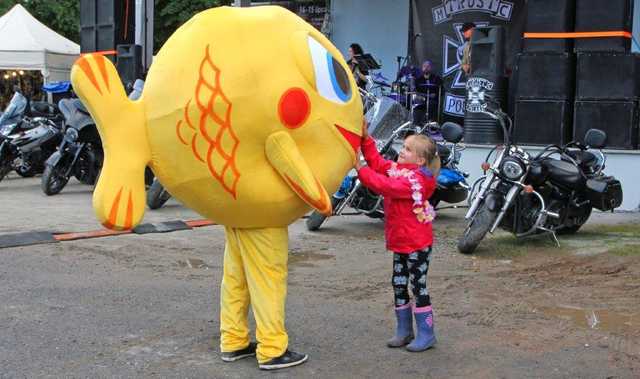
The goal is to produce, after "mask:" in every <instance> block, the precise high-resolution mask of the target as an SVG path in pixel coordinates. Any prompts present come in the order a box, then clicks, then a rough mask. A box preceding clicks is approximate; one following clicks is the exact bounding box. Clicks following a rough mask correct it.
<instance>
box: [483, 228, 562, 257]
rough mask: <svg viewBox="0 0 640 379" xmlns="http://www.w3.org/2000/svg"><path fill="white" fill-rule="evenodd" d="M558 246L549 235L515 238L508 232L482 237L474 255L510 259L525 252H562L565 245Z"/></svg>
mask: <svg viewBox="0 0 640 379" xmlns="http://www.w3.org/2000/svg"><path fill="white" fill-rule="evenodd" d="M560 243H561V245H560V247H558V246H557V245H556V244H555V242H554V241H553V240H552V239H551V237H550V236H549V235H537V236H531V237H525V238H516V237H515V236H513V235H510V234H502V235H498V236H495V237H493V238H486V239H484V240H483V241H482V242H481V243H480V245H479V246H478V249H477V250H476V252H475V255H476V256H479V257H487V258H496V259H511V258H517V257H520V256H524V255H526V254H532V253H535V254H546V253H554V254H558V253H564V252H566V251H567V249H566V246H563V245H562V241H561V242H560Z"/></svg>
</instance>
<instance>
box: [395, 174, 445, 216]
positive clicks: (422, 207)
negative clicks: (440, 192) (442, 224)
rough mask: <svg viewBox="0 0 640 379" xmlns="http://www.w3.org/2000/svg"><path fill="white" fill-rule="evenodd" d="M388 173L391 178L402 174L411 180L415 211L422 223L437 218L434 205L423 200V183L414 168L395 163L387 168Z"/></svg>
mask: <svg viewBox="0 0 640 379" xmlns="http://www.w3.org/2000/svg"><path fill="white" fill-rule="evenodd" d="M387 174H388V175H389V177H391V178H399V177H401V176H402V177H405V178H407V180H409V183H411V190H412V191H413V193H412V194H411V198H412V199H413V213H415V215H416V218H417V219H418V221H419V222H420V223H422V224H428V223H430V222H432V221H433V220H434V219H435V218H436V211H435V209H433V206H431V204H429V200H425V201H424V202H423V201H422V191H421V190H422V185H420V182H419V181H418V178H416V174H415V172H413V170H409V169H406V168H403V169H398V164H397V163H393V164H392V165H391V168H390V169H389V170H387Z"/></svg>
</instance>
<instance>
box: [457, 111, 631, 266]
mask: <svg viewBox="0 0 640 379" xmlns="http://www.w3.org/2000/svg"><path fill="white" fill-rule="evenodd" d="M482 113H485V114H487V115H489V116H490V117H492V118H494V119H496V120H497V121H498V122H499V124H500V126H501V128H502V130H503V134H504V143H503V144H502V145H499V146H497V147H496V148H494V149H493V150H492V152H490V153H489V155H488V156H487V159H486V161H487V162H488V161H489V157H490V156H491V155H493V154H494V153H495V159H494V161H493V163H492V164H489V163H487V162H485V163H483V165H482V166H483V169H484V170H485V176H483V177H481V178H480V179H478V180H477V181H476V182H475V183H474V185H473V186H472V190H471V196H470V207H469V211H468V212H467V214H466V219H467V220H469V223H468V226H467V228H466V230H465V231H464V234H463V235H462V236H461V237H460V239H459V241H458V250H459V251H460V252H461V253H464V254H471V253H473V251H474V250H475V249H476V247H477V246H478V244H479V243H480V241H482V239H483V238H484V237H485V235H486V234H487V233H493V232H494V231H495V230H496V228H498V227H500V228H502V229H504V230H507V231H509V232H511V233H513V234H515V235H516V237H524V236H528V235H532V234H539V233H549V234H550V235H551V236H552V237H553V239H554V240H555V242H556V243H558V240H557V238H556V234H568V233H575V232H577V231H578V230H579V229H580V227H582V225H584V224H585V223H586V222H587V220H588V219H589V216H590V215H591V211H592V209H593V208H596V209H599V210H602V211H611V210H613V209H615V208H617V207H619V206H620V204H622V186H621V184H620V182H619V181H618V180H616V179H615V178H614V177H612V176H606V175H605V174H604V173H603V170H604V168H605V162H606V157H605V155H604V154H603V153H602V151H601V149H602V148H604V147H605V144H606V138H607V137H606V134H605V133H604V132H603V131H601V130H598V129H590V130H589V131H587V133H586V135H585V137H584V143H581V142H571V143H569V144H567V145H564V146H558V145H549V146H547V147H545V148H544V149H543V150H542V151H541V152H540V153H539V154H537V155H536V156H532V155H530V154H528V153H527V152H526V151H524V150H522V149H521V148H519V147H517V146H516V145H514V144H513V143H512V142H511V139H510V131H511V125H512V122H511V119H510V118H509V117H508V116H507V115H506V114H505V113H504V112H503V111H502V110H501V109H500V108H499V106H497V105H496V103H494V102H493V101H492V100H491V99H488V101H487V103H486V108H484V110H483V111H482ZM591 149H596V151H595V153H594V152H592V151H590V150H591Z"/></svg>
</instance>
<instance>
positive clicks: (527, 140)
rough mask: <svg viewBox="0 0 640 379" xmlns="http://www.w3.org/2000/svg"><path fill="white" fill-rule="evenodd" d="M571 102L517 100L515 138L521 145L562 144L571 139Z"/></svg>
mask: <svg viewBox="0 0 640 379" xmlns="http://www.w3.org/2000/svg"><path fill="white" fill-rule="evenodd" d="M571 104H572V103H571V102H570V101H551V100H517V101H516V107H515V121H514V126H513V127H514V129H513V139H514V141H515V142H516V143H518V144H521V145H549V144H557V145H561V144H564V143H567V142H569V141H570V139H571Z"/></svg>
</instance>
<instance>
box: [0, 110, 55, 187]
mask: <svg viewBox="0 0 640 379" xmlns="http://www.w3.org/2000/svg"><path fill="white" fill-rule="evenodd" d="M23 124H28V126H17V125H18V124H16V126H15V127H14V128H13V129H12V133H9V134H8V135H4V134H3V135H0V180H2V179H3V178H4V177H5V176H6V175H7V174H8V173H9V172H10V171H11V170H15V171H16V172H17V173H18V174H19V175H21V176H23V177H30V176H33V175H35V174H36V173H39V172H42V170H43V168H44V162H45V160H46V159H47V158H48V157H49V156H50V155H51V154H53V153H54V152H55V151H56V146H58V144H59V143H60V140H61V139H62V131H61V130H60V127H59V126H58V125H57V124H56V123H54V122H53V121H51V120H50V119H48V118H44V117H36V118H34V119H29V118H27V117H24V118H23V119H22V121H20V125H23ZM13 132H15V133H13Z"/></svg>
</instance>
